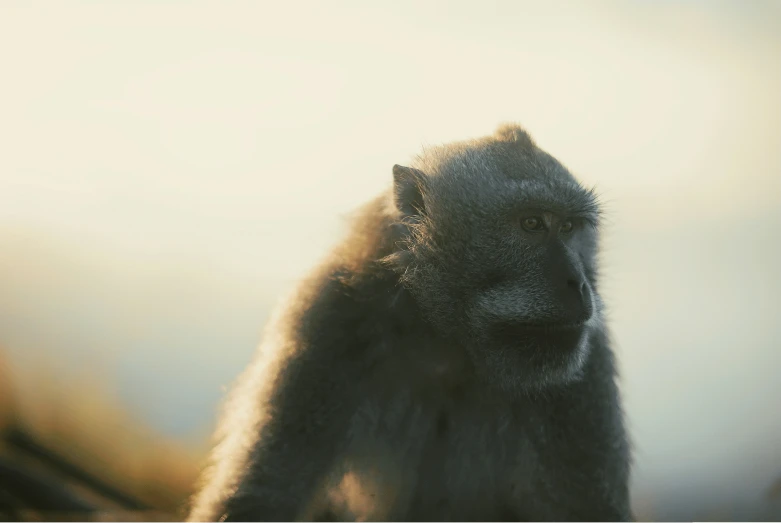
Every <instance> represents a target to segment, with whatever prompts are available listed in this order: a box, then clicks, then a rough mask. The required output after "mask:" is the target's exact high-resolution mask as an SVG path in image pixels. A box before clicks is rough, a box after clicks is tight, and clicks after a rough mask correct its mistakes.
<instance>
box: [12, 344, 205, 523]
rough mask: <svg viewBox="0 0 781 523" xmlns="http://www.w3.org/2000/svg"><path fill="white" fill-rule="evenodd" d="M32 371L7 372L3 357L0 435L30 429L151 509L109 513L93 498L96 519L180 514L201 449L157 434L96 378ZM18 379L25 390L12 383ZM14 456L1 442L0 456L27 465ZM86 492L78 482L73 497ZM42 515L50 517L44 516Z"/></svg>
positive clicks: (55, 450)
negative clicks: (31, 373)
mask: <svg viewBox="0 0 781 523" xmlns="http://www.w3.org/2000/svg"><path fill="white" fill-rule="evenodd" d="M35 373H36V375H34V376H31V375H25V374H24V373H20V372H12V371H11V369H9V367H8V363H7V360H4V359H3V358H2V354H0V431H2V432H0V434H3V435H5V436H8V435H9V434H11V433H13V432H15V431H17V432H18V431H21V433H22V434H29V435H30V436H31V437H32V438H33V439H34V441H36V442H39V443H40V444H41V445H42V446H43V447H44V448H45V449H48V450H49V451H51V452H52V453H53V454H55V455H57V456H59V457H61V458H62V459H64V460H65V461H67V462H68V463H71V464H73V465H75V466H76V467H78V468H80V469H82V470H83V471H84V472H85V473H86V474H88V475H91V476H94V477H95V478H97V479H98V480H100V481H101V482H103V483H104V484H105V485H107V486H108V487H107V489H109V490H116V491H119V492H120V493H122V495H124V496H127V497H128V498H131V499H136V500H139V502H140V505H142V506H144V507H146V508H148V509H149V512H148V514H147V513H144V514H140V513H139V514H137V515H135V516H134V515H133V514H132V513H129V512H123V511H122V510H119V509H116V508H115V509H114V510H117V511H116V512H114V510H112V505H111V504H105V505H104V506H101V504H100V502H98V503H97V505H96V506H97V507H98V509H100V510H99V511H98V512H96V513H95V514H94V515H93V516H92V519H94V520H136V519H151V520H177V519H181V518H183V517H184V515H185V514H184V512H183V510H184V508H185V504H186V501H187V498H188V496H189V495H190V494H191V492H192V489H193V486H194V482H195V480H196V477H197V473H198V467H199V464H200V457H201V456H202V455H203V452H202V451H203V449H195V448H188V447H187V446H186V445H184V444H182V443H180V442H176V441H173V440H171V439H169V438H166V437H164V436H162V435H160V434H158V433H156V432H155V431H154V430H152V429H150V428H149V427H147V426H146V425H145V424H144V423H142V422H141V421H140V420H139V419H138V418H136V417H135V416H133V415H132V413H129V412H127V411H126V410H125V409H124V408H123V407H122V406H121V405H120V403H119V401H118V400H117V399H116V398H115V397H113V396H112V394H111V389H110V387H108V386H106V385H104V384H101V383H100V381H99V380H97V379H95V380H92V381H90V380H88V379H87V380H79V381H67V382H66V380H63V379H62V378H58V376H56V375H55V374H54V373H53V372H50V371H48V370H47V369H46V366H45V365H42V366H41V367H40V368H39V369H37V370H36V371H35ZM22 383H24V384H25V386H24V387H22V386H17V385H16V384H22ZM22 391H24V393H22ZM19 454H20V453H19V452H18V450H16V449H15V448H14V447H13V446H12V445H9V444H8V440H7V438H4V441H2V442H0V459H7V460H10V462H11V463H16V464H20V463H21V464H22V466H23V467H24V466H25V463H27V461H25V459H21V460H20V455H19ZM28 461H29V460H28ZM37 468H38V469H40V468H41V467H40V466H38V467H37ZM50 476H51V475H50ZM53 477H58V476H57V475H56V474H55V475H54V476H53ZM63 481H65V480H63ZM75 483H77V482H74V484H75ZM0 486H1V485H0ZM79 488H81V489H82V492H79ZM86 490H89V489H86ZM83 491H84V487H83V486H81V487H76V492H78V494H77V497H81V498H83V499H88V500H89V499H90V495H89V493H87V494H86V495H85V494H84V492H83ZM91 497H92V499H95V496H94V495H93V496H91ZM93 504H94V503H93ZM0 508H2V500H0ZM112 512H114V513H112ZM43 517H45V518H46V519H50V517H49V516H47V515H45V514H44V515H43ZM82 517H83V516H82ZM57 519H67V518H62V517H59V516H57Z"/></svg>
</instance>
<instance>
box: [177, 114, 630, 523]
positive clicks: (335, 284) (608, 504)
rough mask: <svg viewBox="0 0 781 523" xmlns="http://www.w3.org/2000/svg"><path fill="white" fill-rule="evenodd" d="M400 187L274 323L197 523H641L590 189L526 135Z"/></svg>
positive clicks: (205, 488)
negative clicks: (601, 287) (635, 517)
mask: <svg viewBox="0 0 781 523" xmlns="http://www.w3.org/2000/svg"><path fill="white" fill-rule="evenodd" d="M393 180H394V183H393V187H392V189H391V190H389V191H388V192H387V193H385V194H383V195H380V196H379V197H378V198H376V199H375V200H373V201H371V202H370V203H369V204H367V205H366V206H365V207H364V208H363V210H362V211H361V212H360V213H359V214H358V216H356V219H355V220H354V225H353V229H352V231H351V232H350V234H349V235H348V237H347V238H346V240H345V241H344V242H343V243H342V244H341V245H340V246H339V247H338V248H336V249H335V250H334V252H333V253H332V255H331V256H330V257H329V258H328V259H327V260H326V261H325V262H324V263H323V264H322V265H321V266H320V267H319V268H318V270H316V271H315V272H314V273H313V275H312V276H311V277H309V278H308V279H307V280H306V281H305V282H303V284H302V285H301V286H300V288H299V289H298V291H297V292H296V293H295V294H294V295H293V296H292V297H291V299H290V301H289V303H287V304H286V305H285V306H284V307H281V308H280V309H279V311H278V315H277V317H276V318H275V319H274V321H272V323H271V324H270V326H269V328H268V331H267V334H266V336H265V338H264V341H263V344H262V345H261V348H260V350H259V353H258V356H257V358H256V360H255V362H254V363H253V364H252V365H251V367H250V368H249V369H248V370H247V371H246V372H245V374H244V375H243V376H242V378H241V379H240V381H239V383H238V384H237V386H236V387H235V389H234V390H233V392H232V394H231V398H230V400H229V402H228V404H227V408H226V414H225V416H224V417H223V419H222V420H221V423H220V428H219V431H218V439H219V444H218V445H217V447H216V449H215V451H214V453H213V455H212V458H211V462H210V466H209V467H208V468H207V470H206V472H205V474H204V476H203V482H202V485H201V487H200V489H199V491H198V493H197V494H196V496H195V497H194V499H193V507H192V511H191V513H190V517H189V518H190V520H216V519H220V518H223V519H227V520H263V521H280V520H282V521H284V520H296V519H298V520H301V519H304V520H333V519H337V520H427V519H430V520H532V521H534V520H537V521H539V520H600V521H614V520H628V519H629V518H630V516H631V514H630V508H629V494H628V478H629V445H628V441H627V437H626V434H625V430H624V425H623V415H622V412H621V408H620V401H619V396H618V391H617V388H616V384H615V380H614V378H615V369H614V364H613V355H612V352H611V350H610V347H609V340H608V335H607V332H606V328H605V323H604V318H603V315H602V300H601V298H600V297H599V294H598V290H597V288H598V285H597V284H598V282H597V268H596V253H597V229H598V225H599V207H598V203H597V201H596V198H595V195H594V194H593V192H591V191H588V190H585V189H584V188H583V187H582V186H581V185H580V184H579V183H578V182H577V181H576V180H575V179H574V177H573V176H572V175H571V174H570V173H569V171H567V169H566V168H565V167H564V166H562V165H561V164H560V163H559V162H558V161H557V160H556V159H554V158H553V157H552V156H550V155H549V154H547V153H546V152H544V151H542V150H541V149H540V148H539V147H537V146H536V145H535V144H534V142H533V141H532V139H531V138H530V137H529V135H528V133H526V131H524V130H523V129H522V128H521V127H519V126H517V125H504V126H502V127H500V128H499V129H498V130H497V131H496V133H495V134H494V135H493V136H489V137H485V138H482V139H478V140H471V141H465V142H459V143H454V144H449V145H445V146H441V147H434V148H429V149H427V150H425V151H424V152H423V153H422V154H421V155H420V156H418V157H417V158H416V159H415V160H414V162H413V163H412V164H411V165H410V166H408V167H403V166H398V165H397V166H394V168H393ZM530 213H531V214H530ZM528 216H532V217H536V216H539V217H540V219H539V220H537V221H536V222H535V221H534V220H532V221H531V222H529V223H541V224H544V227H543V226H541V227H543V228H542V229H540V230H532V229H530V228H529V227H526V228H524V227H525V226H524V227H522V226H521V223H526V222H523V218H524V217H528ZM570 218H572V219H573V220H574V221H573V223H576V224H577V225H576V226H575V227H574V228H573V231H572V232H571V233H567V232H564V229H563V228H562V229H560V227H563V225H562V224H564V223H565V221H566V220H567V219H570Z"/></svg>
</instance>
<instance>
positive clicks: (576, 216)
mask: <svg viewBox="0 0 781 523" xmlns="http://www.w3.org/2000/svg"><path fill="white" fill-rule="evenodd" d="M478 182H479V183H478ZM425 183H426V186H425V187H424V188H423V189H422V191H421V192H422V201H423V203H424V206H422V207H423V208H422V209H421V212H420V213H419V214H418V215H417V216H416V217H415V218H414V219H413V220H412V222H413V225H412V227H411V229H412V235H411V239H410V241H409V243H408V249H409V253H410V254H411V257H412V262H411V264H410V265H409V268H408V269H407V271H406V274H405V275H404V276H403V277H402V281H403V282H404V283H405V284H406V286H407V288H408V289H410V291H411V293H412V294H413V296H415V298H416V300H417V302H418V303H419V304H420V306H421V308H422V309H423V310H424V313H425V314H426V315H427V317H428V318H429V320H430V322H431V323H432V324H434V325H435V326H436V327H437V328H438V329H440V330H441V332H442V333H443V334H444V335H446V336H452V338H453V339H454V340H458V342H460V343H463V344H464V345H465V346H466V348H467V350H468V351H469V354H470V356H471V358H472V359H473V363H474V367H475V369H476V370H477V372H478V373H479V374H480V375H482V376H483V377H484V378H485V379H486V380H488V381H490V382H491V383H494V384H496V385H497V386H499V387H500V388H501V389H503V390H506V391H508V392H513V393H518V392H521V391H527V390H529V389H530V388H532V389H533V388H539V387H543V386H547V385H554V384H558V383H566V382H568V381H570V380H572V379H575V378H576V377H577V375H578V372H579V371H580V370H581V368H582V366H583V363H584V362H585V358H586V356H587V353H588V349H589V343H588V340H589V336H590V335H591V332H592V331H593V330H594V327H596V325H597V324H598V322H599V321H600V320H599V308H600V307H599V304H600V300H599V296H598V295H597V292H596V280H595V272H596V271H595V265H596V263H595V257H596V251H597V231H596V226H597V209H596V202H595V201H594V196H593V194H592V193H591V192H589V191H585V190H584V189H582V188H581V187H580V186H579V185H578V184H577V183H576V182H575V181H574V179H573V178H572V177H571V175H569V173H563V174H561V175H560V176H558V177H550V176H549V177H533V178H532V177H525V178H522V179H508V178H507V177H501V176H493V177H489V176H486V175H483V176H481V177H480V178H478V177H477V176H474V175H472V176H470V177H468V178H467V177H461V178H460V179H459V180H458V183H457V184H456V183H453V182H452V179H450V180H449V179H448V178H447V177H445V176H442V177H440V178H438V179H433V180H432V179H431V178H428V179H427V180H426V181H425Z"/></svg>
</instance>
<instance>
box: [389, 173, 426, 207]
mask: <svg viewBox="0 0 781 523" xmlns="http://www.w3.org/2000/svg"><path fill="white" fill-rule="evenodd" d="M425 178H426V175H425V174H423V172H422V171H419V170H417V169H414V168H412V167H404V166H401V165H394V166H393V202H394V203H395V204H396V208H397V209H398V210H399V211H401V213H402V214H403V215H404V216H415V215H419V214H421V213H423V211H424V204H423V192H422V190H421V189H422V188H423V187H424V184H425Z"/></svg>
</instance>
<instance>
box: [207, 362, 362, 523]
mask: <svg viewBox="0 0 781 523" xmlns="http://www.w3.org/2000/svg"><path fill="white" fill-rule="evenodd" d="M355 381H356V380H355V376H353V375H352V373H351V372H350V365H349V363H347V364H344V363H342V362H334V361H331V359H330V358H323V357H322V356H318V357H313V355H311V354H303V355H300V356H298V357H296V358H294V359H293V360H291V361H288V362H287V363H286V364H285V367H284V369H283V370H282V371H281V373H280V374H279V376H278V377H277V379H276V384H275V385H274V390H273V392H272V394H271V397H270V398H269V402H268V407H267V415H268V416H269V418H268V421H267V422H266V423H264V424H263V426H262V428H261V429H260V431H259V432H258V433H257V434H253V435H252V436H253V437H254V438H255V441H254V443H253V445H252V450H251V453H250V455H249V458H248V462H247V464H246V467H245V470H244V471H241V473H242V474H243V476H242V478H241V479H240V480H239V483H238V488H237V489H236V491H235V492H234V493H233V494H232V495H231V496H230V497H229V498H228V499H227V500H225V502H224V507H223V512H222V513H223V521H292V520H296V519H300V518H302V517H306V518H307V519H310V518H311V517H307V515H306V514H305V513H304V512H305V511H307V509H309V508H310V507H309V505H310V503H311V502H312V501H313V497H314V495H315V494H316V491H317V488H318V487H319V486H321V482H322V481H323V480H324V479H325V477H326V475H327V474H328V473H329V472H330V469H331V465H332V464H333V462H334V459H335V458H336V457H337V455H338V454H339V452H340V450H341V449H342V448H343V446H344V444H345V443H346V442H347V437H348V424H349V419H350V417H351V415H352V413H353V412H354V408H355V406H354V402H355V398H356V396H357V395H356V394H355V393H354V391H353V388H354V383H355ZM228 430H230V428H229V427H228Z"/></svg>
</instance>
